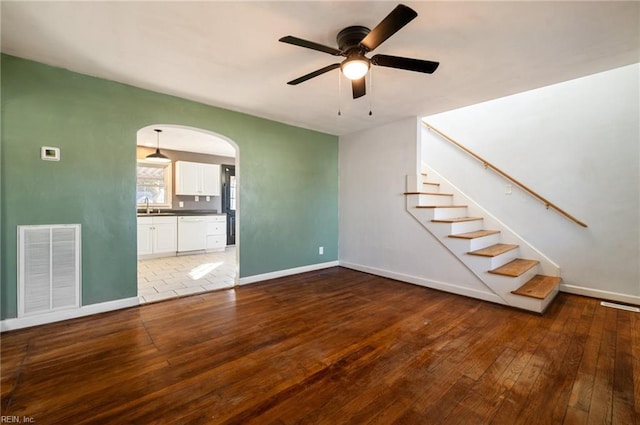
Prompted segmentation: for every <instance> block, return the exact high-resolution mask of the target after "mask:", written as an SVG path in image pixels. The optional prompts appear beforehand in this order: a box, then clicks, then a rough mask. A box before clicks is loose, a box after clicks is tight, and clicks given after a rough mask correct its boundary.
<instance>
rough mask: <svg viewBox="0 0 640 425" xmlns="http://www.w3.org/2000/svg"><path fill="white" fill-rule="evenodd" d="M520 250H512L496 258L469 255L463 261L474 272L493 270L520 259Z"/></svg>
mask: <svg viewBox="0 0 640 425" xmlns="http://www.w3.org/2000/svg"><path fill="white" fill-rule="evenodd" d="M518 253H519V251H518V249H517V248H516V249H512V250H510V251H507V252H505V253H502V254H500V255H496V256H495V257H483V256H480V255H471V254H467V258H465V259H464V260H463V261H464V262H465V263H467V264H468V265H469V266H470V267H471V268H473V269H474V270H476V269H478V270H493V269H497V268H498V267H501V266H504V265H505V264H507V263H509V262H511V261H513V260H515V259H516V258H518Z"/></svg>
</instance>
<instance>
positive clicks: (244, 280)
mask: <svg viewBox="0 0 640 425" xmlns="http://www.w3.org/2000/svg"><path fill="white" fill-rule="evenodd" d="M338 265H339V263H338V262H337V261H329V262H328V263H319V264H311V265H309V266H302V267H295V268H293V269H286V270H278V271H275V272H270V273H264V274H256V275H253V276H247V277H241V278H240V279H239V280H238V285H249V284H251V283H256V282H262V281H263V280H269V279H277V278H279V277H285V276H291V275H294V274H300V273H306V272H312V271H314V270H321V269H328V268H329V267H337V266H338Z"/></svg>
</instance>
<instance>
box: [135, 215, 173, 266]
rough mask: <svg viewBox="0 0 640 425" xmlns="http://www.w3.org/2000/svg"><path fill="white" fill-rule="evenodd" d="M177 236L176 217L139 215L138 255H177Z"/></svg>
mask: <svg viewBox="0 0 640 425" xmlns="http://www.w3.org/2000/svg"><path fill="white" fill-rule="evenodd" d="M177 236H178V222H177V219H176V217H138V257H141V256H156V255H157V256H162V255H175V253H176V251H177V250H178V239H177Z"/></svg>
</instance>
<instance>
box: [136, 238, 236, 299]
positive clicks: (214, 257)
mask: <svg viewBox="0 0 640 425" xmlns="http://www.w3.org/2000/svg"><path fill="white" fill-rule="evenodd" d="M236 275H237V265H236V248H235V247H234V246H229V247H227V249H226V251H225V252H214V253H203V254H195V255H183V256H179V257H164V258H154V259H150V260H139V261H138V298H139V299H140V303H141V304H142V303H149V302H155V301H162V300H166V299H169V298H176V297H180V296H183V295H191V294H197V293H199V292H206V291H213V290H216V289H222V288H230V287H232V286H233V285H234V284H235V280H236Z"/></svg>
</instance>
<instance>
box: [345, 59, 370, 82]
mask: <svg viewBox="0 0 640 425" xmlns="http://www.w3.org/2000/svg"><path fill="white" fill-rule="evenodd" d="M340 69H342V73H343V74H344V76H345V77H347V78H348V79H350V80H359V79H360V78H362V77H364V76H365V75H367V72H369V61H368V60H367V59H366V58H357V59H347V60H346V61H344V62H343V63H342V65H341V66H340Z"/></svg>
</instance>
